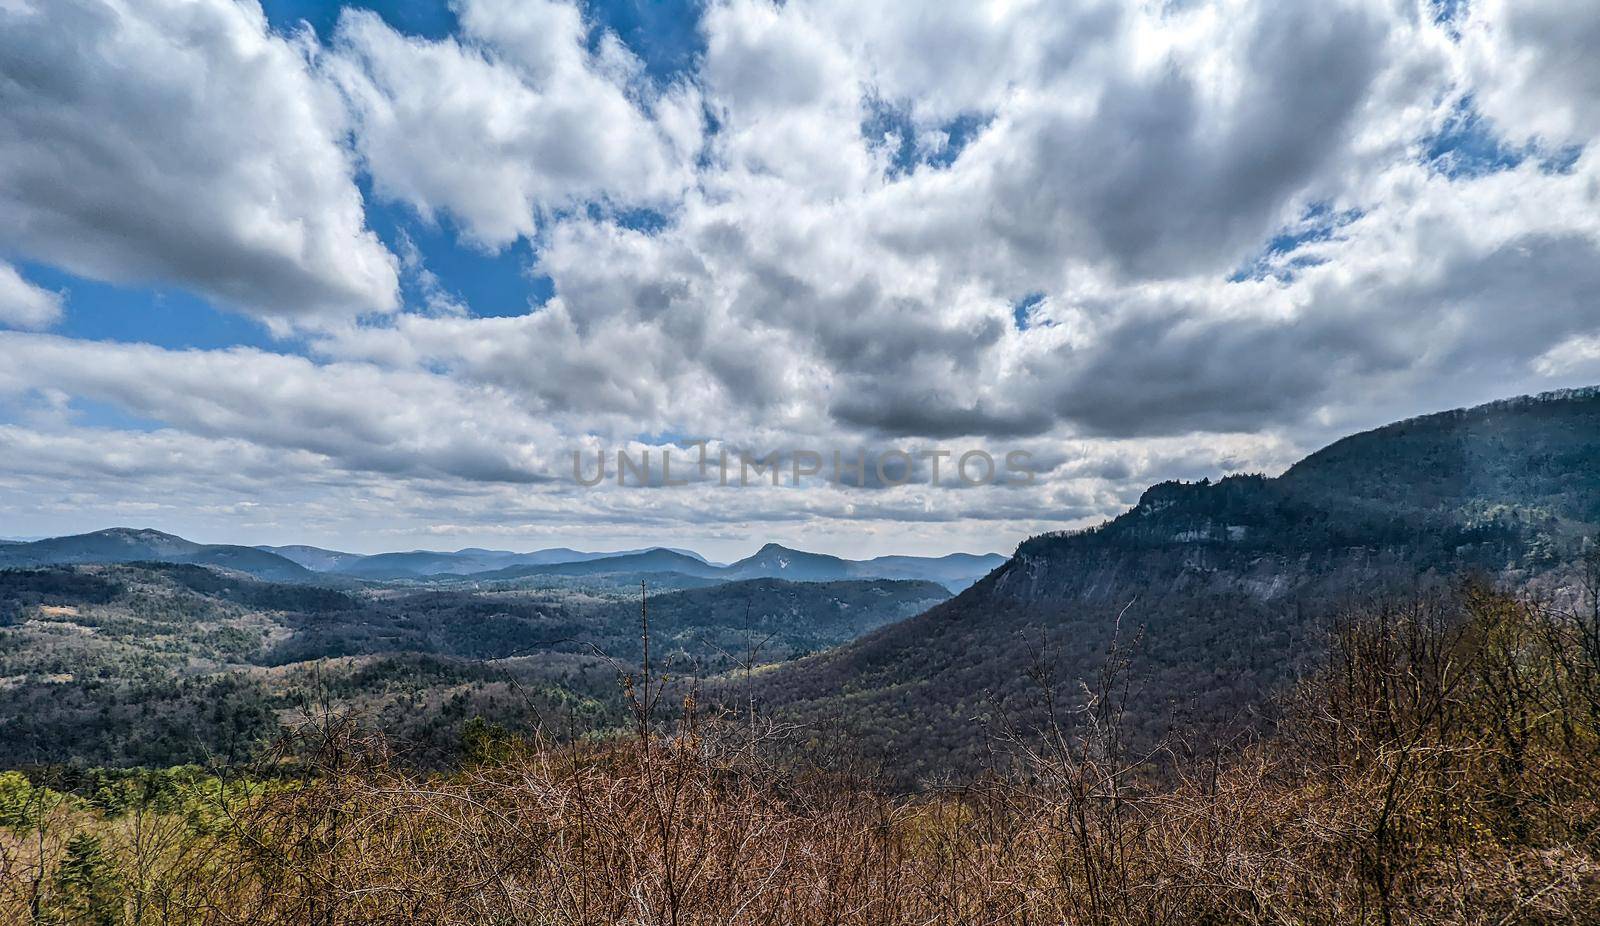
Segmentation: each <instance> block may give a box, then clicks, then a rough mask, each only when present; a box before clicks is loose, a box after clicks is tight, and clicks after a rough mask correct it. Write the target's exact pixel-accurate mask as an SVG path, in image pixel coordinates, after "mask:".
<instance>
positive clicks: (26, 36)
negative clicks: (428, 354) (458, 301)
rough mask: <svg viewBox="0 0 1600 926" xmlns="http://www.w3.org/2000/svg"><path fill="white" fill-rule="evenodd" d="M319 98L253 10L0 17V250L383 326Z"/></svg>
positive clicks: (352, 197)
mask: <svg viewBox="0 0 1600 926" xmlns="http://www.w3.org/2000/svg"><path fill="white" fill-rule="evenodd" d="M341 131H342V116H341V115H340V113H339V111H338V107H337V105H336V101H335V100H334V99H333V98H332V97H331V96H330V94H329V93H328V92H327V91H326V90H325V89H324V88H322V87H321V86H320V85H319V83H318V82H317V81H316V80H315V79H314V78H313V76H312V75H311V74H310V73H309V71H308V69H307V66H306V62H305V60H304V58H303V54H302V49H300V48H297V47H296V46H295V45H294V44H293V43H291V42H290V41H288V40H285V39H283V38H281V37H278V36H275V35H273V34H271V33H269V32H268V30H267V24H266V20H265V18H264V17H263V15H262V13H261V9H260V7H259V6H258V5H256V3H254V2H253V0H247V2H232V0H106V2H99V0H51V2H48V3H39V4H34V5H32V6H31V7H28V8H15V7H8V8H6V9H3V10H0V215H3V216H4V221H3V222H0V244H3V245H4V246H5V247H7V248H9V249H12V250H14V251H16V252H19V253H22V254H25V255H28V256H30V257H32V258H35V259H37V260H43V261H48V262H50V263H52V264H56V265H58V266H61V267H64V268H66V269H68V270H71V271H72V272H74V273H77V274H81V275H83V276H88V277H94V278H97V279H104V280H111V281H115V282H120V283H139V284H153V285H176V286H179V287H183V288H187V289H192V290H195V291H198V292H200V293H202V294H204V295H206V296H209V297H211V298H213V299H216V300H218V301H220V302H222V303H224V304H226V305H229V306H232V307H235V308H238V309H241V310H243V311H246V312H251V313H254V314H257V315H261V316H266V317H270V318H284V319H288V318H302V319H303V318H310V317H317V316H323V315H328V314H334V315H352V314H355V313H359V312H372V311H387V310H391V309H393V308H395V306H396V268H395V263H394V260H393V258H392V256H391V255H390V254H389V253H388V251H387V250H386V249H385V248H384V247H383V245H382V244H381V243H380V242H379V241H378V239H377V238H376V236H374V235H373V234H372V233H371V232H370V231H368V230H367V229H366V228H365V225H364V214H363V209H362V201H361V195H360V193H359V191H358V190H357V189H356V186H355V184H354V182H353V180H352V177H351V169H350V164H349V158H348V157H347V155H346V153H345V152H344V151H343V150H342V148H341V147H340V145H339V142H338V137H339V134H340V132H341Z"/></svg>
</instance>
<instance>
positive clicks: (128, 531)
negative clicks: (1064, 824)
mask: <svg viewBox="0 0 1600 926" xmlns="http://www.w3.org/2000/svg"><path fill="white" fill-rule="evenodd" d="M135 561H149V562H165V563H195V564H199V565H212V566H219V567H224V568H230V569H235V570H237V571H240V572H244V573H248V574H250V575H254V576H257V577H258V578H264V579H272V580H275V581H290V582H308V581H316V580H317V579H318V578H319V577H328V578H340V577H344V578H349V579H365V580H375V581H387V580H428V579H438V578H446V577H460V578H472V579H480V580H483V581H505V580H512V579H517V578H527V577H533V576H541V575H550V576H598V575H618V574H633V573H638V574H652V573H656V574H660V573H676V574H679V575H685V576H692V577H695V578H701V579H712V580H716V581H722V582H731V581H740V580H745V579H787V580H789V581H795V582H833V581H842V580H846V579H905V580H911V581H932V582H937V583H939V584H940V585H943V586H944V587H945V588H946V589H948V590H950V591H952V592H955V591H960V590H961V589H963V588H966V587H967V586H969V585H971V584H972V583H973V582H975V581H977V580H978V579H979V578H982V577H983V576H984V575H986V574H987V573H989V572H990V571H991V570H993V569H994V568H995V567H997V566H999V565H1000V564H1001V563H1003V562H1005V557H1003V556H1000V555H998V554H986V555H973V554H969V553H953V554H950V555H948V556H942V557H920V556H882V557H878V558H876V559H871V560H847V559H841V558H840V557H837V556H829V555H827V554H823V553H807V552H804V551H801V550H793V549H790V548H788V547H784V546H780V545H778V544H775V543H769V544H767V545H765V546H763V547H762V548H761V549H760V550H757V551H756V552H755V553H753V554H751V555H750V556H748V557H746V558H744V559H742V560H739V561H738V562H736V563H733V564H731V565H727V566H723V565H719V564H715V563H711V562H709V561H707V560H706V558H705V557H703V556H701V555H700V554H698V553H695V552H694V551H692V550H681V549H674V548H669V547H649V548H646V549H642V550H622V551H617V552H602V553H592V552H584V551H580V550H573V549H569V548H566V547H555V548H551V549H545V550H534V551H531V552H527V553H515V552H512V551H509V550H484V549H478V548H468V549H464V550H457V551H454V552H440V551H432V550H413V551H410V552H396V553H376V554H360V553H345V552H342V551H339V550H328V549H324V548H321V547H314V546H307V545H303V544H292V545H287V546H257V547H242V546H232V545H226V544H221V545H216V544H213V545H206V544H198V543H194V542H193V541H189V540H185V539H184V538H182V537H178V536H175V535H173V534H167V533H163V532H161V531H156V530H150V529H134V528H110V529H108V530H103V531H96V532H94V533H90V534H79V535H76V536H71V537H55V538H50V539H48V540H40V541H33V542H29V543H0V568H6V567H8V566H45V565H65V564H74V563H125V562H135Z"/></svg>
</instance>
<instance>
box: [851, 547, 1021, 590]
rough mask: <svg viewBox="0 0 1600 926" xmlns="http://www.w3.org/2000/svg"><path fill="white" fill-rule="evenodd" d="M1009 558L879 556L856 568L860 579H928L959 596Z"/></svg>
mask: <svg viewBox="0 0 1600 926" xmlns="http://www.w3.org/2000/svg"><path fill="white" fill-rule="evenodd" d="M1005 561H1006V557H1004V556H1001V555H1000V554H998V553H985V554H982V555H975V554H972V553H951V554H949V555H948V556H936V557H928V556H879V557H875V558H873V559H869V560H866V561H864V562H860V563H857V564H856V565H855V573H856V574H857V575H873V576H879V577H881V578H885V579H926V580H928V581H931V582H938V583H939V584H941V585H943V586H944V587H946V588H948V589H950V590H951V591H952V592H959V591H961V590H962V589H964V588H967V587H968V586H970V585H971V584H972V583H974V582H976V581H978V580H979V579H981V578H983V577H984V576H986V575H988V574H989V573H991V572H993V571H995V570H996V569H998V568H1000V566H1001V565H1003V564H1004V563H1005Z"/></svg>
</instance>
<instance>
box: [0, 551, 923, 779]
mask: <svg viewBox="0 0 1600 926" xmlns="http://www.w3.org/2000/svg"><path fill="white" fill-rule="evenodd" d="M946 596H947V593H946V592H945V591H944V589H943V588H942V587H941V586H938V585H936V584H933V583H930V582H902V581H890V580H875V581H863V582H834V583H793V582H783V581H778V580H770V579H764V580H757V581H751V582H733V583H725V584H721V585H717V586H715V587H709V588H703V589H692V590H685V591H675V592H674V591H668V592H665V593H652V594H651V595H650V597H649V599H648V609H649V610H648V611H647V612H644V613H643V614H642V613H641V608H640V589H639V588H638V587H637V586H635V587H633V588H631V589H622V590H618V589H615V588H613V587H611V586H607V585H603V584H602V585H595V586H591V587H578V586H567V585H562V586H557V587H553V588H547V589H527V588H521V589H515V590H511V591H504V592H482V591H441V590H405V589H401V590H376V591H367V592H361V593H356V592H346V591H339V590H334V589H327V588H320V587H315V586H306V585H281V584H272V583H265V582H258V581H254V580H251V579H248V578H244V577H240V576H237V575H228V574H225V573H221V572H218V571H215V570H211V569H206V568H202V567H199V566H192V565H178V564H154V563H146V564H126V565H95V566H77V567H53V568H50V569H42V570H0V766H12V765H19V764H36V763H58V762H84V763H91V764H108V765H128V764H141V765H163V764H170V763H174V762H198V761H232V760H238V759H241V758H244V757H246V756H248V755H250V754H252V752H253V751H254V750H255V749H256V748H257V747H259V746H260V745H261V744H263V743H264V742H265V741H267V740H268V739H270V738H271V737H272V736H273V735H274V734H275V733H276V732H277V731H278V730H279V728H280V727H281V726H282V725H284V724H286V723H293V722H294V721H295V720H296V717H297V716H298V715H299V714H300V713H302V712H304V711H306V710H310V709H312V708H313V707H314V706H316V705H321V706H323V707H327V706H329V705H334V706H337V707H338V709H340V710H356V711H359V712H361V713H364V714H366V715H368V718H369V720H370V721H371V722H372V723H373V724H374V725H375V726H376V727H378V728H381V729H384V730H386V731H388V732H390V733H391V734H394V735H395V736H396V737H397V740H398V741H403V742H410V743H411V744H412V745H413V746H415V747H417V748H418V749H419V750H420V751H422V752H423V753H426V754H429V755H440V754H446V753H448V752H449V751H450V750H451V748H452V747H453V746H459V745H460V737H461V735H462V727H463V724H464V723H465V722H466V721H467V720H469V719H471V718H473V717H482V718H484V719H485V720H488V721H492V722H499V723H502V724H504V725H507V726H510V727H514V728H517V729H531V728H533V727H535V726H541V725H549V726H551V727H552V728H554V729H566V730H579V731H584V732H591V731H596V730H604V729H609V728H611V727H612V726H614V725H615V724H616V723H618V722H619V718H620V714H619V713H618V711H619V708H618V705H619V703H620V698H621V694H622V683H621V679H622V676H623V675H625V674H626V673H629V672H637V671H638V666H639V662H640V659H641V657H642V636H641V621H642V618H643V617H646V616H648V618H649V619H650V621H651V624H652V633H651V638H652V641H653V645H654V647H655V652H654V654H653V656H654V660H655V662H656V663H657V664H658V665H660V666H661V667H662V668H663V669H670V671H672V672H675V673H681V674H684V675H696V674H709V673H714V672H721V671H727V670H729V669H732V668H735V667H742V666H745V665H747V664H749V665H764V664H767V663H770V662H772V661H774V660H780V659H786V658H790V657H793V656H795V655H800V654H805V653H810V652H816V651H819V650H823V649H826V648H828V647H831V646H835V645H837V644H839V643H842V642H845V641H847V640H849V639H852V638H854V637H855V636H857V635H859V634H860V633H862V632H865V631H867V630H870V629H872V628H875V627H878V626H881V625H883V624H885V623H888V622H891V621H895V620H899V619H901V618H904V617H907V616H910V615H912V614H915V613H918V612H920V611H923V610H925V609H926V608H927V607H929V606H930V605H932V604H934V603H937V602H938V601H941V600H943V599H944V598H945V597H946Z"/></svg>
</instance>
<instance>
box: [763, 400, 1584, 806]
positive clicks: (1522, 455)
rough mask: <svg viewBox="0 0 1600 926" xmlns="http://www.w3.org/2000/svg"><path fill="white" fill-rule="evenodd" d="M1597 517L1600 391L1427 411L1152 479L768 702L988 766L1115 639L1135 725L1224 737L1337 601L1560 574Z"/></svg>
mask: <svg viewBox="0 0 1600 926" xmlns="http://www.w3.org/2000/svg"><path fill="white" fill-rule="evenodd" d="M1597 529H1600V390H1595V389H1587V390H1575V391H1565V392H1559V393H1549V394H1545V395H1540V396H1534V397H1525V398H1519V399H1512V400H1507V401H1503V402H1496V403H1492V404H1490V405H1485V406H1480V407H1477V408H1472V409H1463V410H1457V411H1451V412H1444V413H1441V414H1437V415H1429V416H1425V417H1421V418H1416V419H1412V420H1409V421H1403V422H1398V423H1395V424H1392V425H1388V426H1386V427H1383V428H1378V429H1376V430H1373V431H1369V432H1366V433H1363V434H1358V435H1354V436H1351V437H1348V438H1345V439H1343V440H1340V441H1338V442H1336V443H1334V444H1332V445H1331V446H1329V447H1327V448H1325V449H1323V450H1321V451H1318V452H1317V453H1314V454H1312V455H1311V456H1309V457H1307V458H1305V459H1304V460H1302V461H1300V462H1299V463H1297V464H1295V465H1294V466H1293V467H1291V468H1290V469H1289V470H1288V471H1287V472H1285V473H1284V474H1283V475H1281V476H1279V477H1277V478H1267V477H1264V476H1259V475H1240V476H1229V477H1227V478H1224V479H1221V480H1219V481H1217V482H1211V481H1210V480H1202V481H1201V482H1198V483H1178V482H1168V483H1162V484H1160V485H1156V486H1152V487H1151V488H1150V489H1149V490H1147V491H1146V492H1145V493H1144V495H1143V496H1142V497H1141V498H1140V500H1139V503H1138V504H1137V505H1136V506H1134V508H1133V509H1131V510H1130V511H1128V512H1126V513H1124V514H1122V515H1120V516H1118V517H1116V518H1114V519H1112V520H1111V521H1109V522H1106V523H1105V524H1102V525H1100V526H1098V527H1095V528H1091V529H1088V530H1082V531H1069V532H1061V533H1053V534H1045V535H1041V536H1038V537H1034V538H1031V539H1029V540H1027V541H1024V542H1023V543H1022V544H1021V545H1020V546H1019V547H1018V549H1017V551H1016V553H1015V555H1014V556H1012V558H1011V559H1010V560H1009V561H1008V562H1006V563H1005V564H1004V565H1002V566H1000V567H999V568H998V569H996V570H995V571H994V572H993V573H991V574H990V575H988V576H987V577H986V578H984V579H982V580H980V581H979V582H977V583H976V584H975V585H973V586H972V587H971V588H969V589H967V590H966V591H965V592H963V593H962V594H960V595H958V596H957V597H956V598H954V599H952V600H950V601H948V602H945V603H944V604H941V605H939V606H937V607H935V608H933V609H931V610H929V611H928V612H926V613H924V614H921V615H918V616H917V617H914V618H911V619H909V620H906V621H902V622H900V623H897V624H894V625H891V626H888V627H885V628H883V629H881V630H879V631H877V632H875V633H872V634H868V635H867V636H865V637H863V638H862V639H860V640H857V641H855V642H854V643H851V644H849V645H846V646H843V647H841V648H839V649H837V650H834V651H831V652H829V653H825V654H822V655H820V656H816V657H812V658H809V659H805V660H801V661H799V662H796V663H792V664H789V665H786V666H782V667H779V668H777V669H775V670H773V671H772V672H769V673H766V674H764V675H763V676H762V677H761V679H762V681H761V684H762V697H763V698H765V699H766V700H767V701H768V703H769V704H770V705H771V707H772V708H773V709H774V710H777V711H779V712H780V714H782V715H785V716H786V717H788V718H790V719H794V720H798V721H804V722H810V723H813V724H816V725H818V726H819V728H820V727H826V726H829V725H831V726H832V727H833V728H836V729H837V730H838V731H839V733H838V735H839V736H840V742H841V743H846V742H849V743H854V744H857V745H863V744H864V749H865V751H866V752H867V753H868V754H869V755H870V756H875V757H877V758H879V759H881V760H883V761H885V762H887V763H896V762H899V763H901V764H900V765H899V770H900V771H902V772H903V773H904V774H906V775H910V776H912V777H916V776H922V775H930V774H936V773H938V772H940V771H941V770H945V769H950V768H971V767H974V766H977V765H982V764H984V763H985V762H986V761H988V759H989V755H988V751H987V750H988V746H989V744H990V740H989V738H988V737H987V734H986V733H985V730H988V729H993V728H994V727H1003V728H1007V729H1021V730H1024V731H1026V730H1033V729H1036V728H1037V727H1038V726H1039V725H1040V724H1042V723H1043V722H1044V717H1045V716H1046V712H1047V711H1049V710H1050V708H1049V707H1048V704H1049V701H1050V699H1049V698H1046V697H1045V695H1046V693H1047V692H1048V693H1049V694H1050V695H1051V696H1052V697H1053V698H1054V699H1055V702H1056V704H1057V705H1058V707H1057V709H1059V708H1060V705H1070V704H1071V703H1073V702H1074V700H1075V699H1081V697H1082V692H1083V685H1084V684H1086V683H1092V682H1093V681H1094V679H1095V678H1096V676H1097V673H1098V672H1099V670H1100V669H1101V667H1102V666H1104V665H1105V664H1106V660H1107V658H1108V657H1107V654H1108V653H1109V652H1110V651H1111V649H1112V647H1113V646H1115V647H1117V649H1118V652H1119V653H1121V654H1123V655H1130V654H1131V655H1130V658H1131V659H1132V663H1131V665H1130V671H1131V672H1132V673H1133V674H1134V676H1136V680H1135V682H1134V683H1133V686H1132V688H1131V689H1130V692H1131V693H1130V695H1129V697H1130V705H1129V709H1130V712H1131V715H1132V717H1133V720H1132V723H1133V727H1134V728H1135V732H1136V734H1137V735H1139V736H1141V737H1142V738H1143V739H1144V740H1145V741H1147V742H1149V741H1153V740H1154V739H1155V738H1156V737H1158V736H1160V735H1161V734H1162V732H1163V731H1165V730H1167V729H1171V728H1173V727H1175V726H1180V725H1181V726H1183V727H1185V728H1187V729H1191V730H1199V731H1206V730H1211V731H1214V732H1216V733H1217V735H1223V733H1224V732H1225V731H1227V730H1230V729H1234V728H1235V727H1236V726H1237V722H1239V721H1241V719H1248V718H1250V717H1252V716H1254V715H1255V714H1256V713H1257V712H1258V711H1259V710H1260V709H1261V705H1262V704H1263V703H1264V699H1265V698H1266V696H1267V695H1269V694H1270V693H1271V692H1273V691H1275V690H1277V689H1278V688H1279V687H1280V686H1282V685H1283V684H1284V683H1285V682H1287V681H1288V680H1290V679H1291V678H1292V677H1293V676H1294V674H1295V673H1296V671H1298V669H1299V667H1300V666H1302V665H1303V664H1305V663H1306V662H1307V661H1308V660H1309V659H1311V658H1314V656H1315V654H1316V652H1317V651H1318V649H1319V647H1320V645H1321V641H1322V639H1323V632H1324V627H1323V621H1324V619H1325V618H1326V617H1327V616H1329V615H1330V613H1331V612H1332V611H1333V610H1334V609H1336V608H1339V607H1341V606H1345V605H1348V604H1350V603H1352V602H1355V603H1359V602H1363V601H1370V600H1374V599H1380V598H1383V597H1384V596H1386V595H1390V594H1394V595H1403V596H1409V595H1416V594H1420V593H1425V592H1427V590H1429V589H1437V588H1443V587H1448V586H1449V585H1451V584H1452V583H1454V582H1455V581H1456V580H1457V577H1459V576H1460V575H1462V574H1463V573H1473V572H1475V573H1480V574H1486V575H1489V576H1492V577H1495V578H1496V579H1498V580H1501V581H1504V582H1510V583H1527V582H1531V581H1557V580H1559V579H1560V578H1561V576H1562V575H1563V574H1564V573H1563V570H1565V569H1567V568H1569V567H1570V565H1571V564H1572V563H1573V561H1574V560H1575V558H1576V557H1577V556H1578V555H1579V551H1580V550H1581V549H1582V544H1583V543H1584V540H1585V538H1588V537H1593V536H1594V535H1595V533H1596V531H1597ZM906 756H915V757H917V758H916V759H915V760H912V761H905V760H904V757H906Z"/></svg>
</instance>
